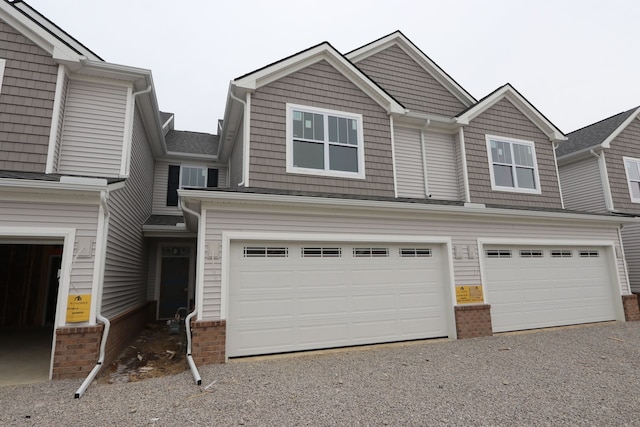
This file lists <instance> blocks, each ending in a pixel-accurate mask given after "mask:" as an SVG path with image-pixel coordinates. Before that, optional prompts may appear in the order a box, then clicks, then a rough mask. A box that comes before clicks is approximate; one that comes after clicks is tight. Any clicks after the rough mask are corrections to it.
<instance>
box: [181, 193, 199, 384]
mask: <svg viewBox="0 0 640 427" xmlns="http://www.w3.org/2000/svg"><path fill="white" fill-rule="evenodd" d="M181 202H182V201H181ZM180 206H182V210H183V211H185V212H187V213H190V214H191V215H193V216H195V217H196V218H197V219H198V234H200V226H201V221H200V220H201V217H200V214H199V213H198V212H196V211H193V210H191V209H189V208H188V207H187V206H186V203H180ZM198 239H200V236H198ZM198 243H199V242H198ZM199 246H200V245H199V244H198V247H199ZM197 256H198V257H200V256H204V254H203V253H202V252H200V251H198V255H197ZM201 278H202V269H201V268H200V267H199V266H196V287H198V285H200V286H202V284H201ZM197 307H198V305H197V304H196V308H194V309H193V311H192V312H191V313H189V315H188V316H187V317H186V318H185V319H184V324H185V328H184V329H185V332H186V334H187V363H188V364H189V368H191V375H193V380H194V381H195V382H196V384H197V385H200V384H202V379H201V378H200V373H199V372H198V368H197V367H196V363H195V362H194V361H193V356H192V355H191V319H193V318H194V317H195V316H196V314H198V308H197Z"/></svg>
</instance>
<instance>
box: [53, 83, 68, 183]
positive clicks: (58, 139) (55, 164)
mask: <svg viewBox="0 0 640 427" xmlns="http://www.w3.org/2000/svg"><path fill="white" fill-rule="evenodd" d="M68 90H69V77H67V76H66V75H65V77H64V82H63V88H62V99H61V101H60V119H59V120H58V127H57V129H56V143H55V144H56V145H55V149H54V151H53V171H54V172H58V161H59V159H60V143H61V141H62V127H63V123H64V110H65V107H66V105H67V91H68Z"/></svg>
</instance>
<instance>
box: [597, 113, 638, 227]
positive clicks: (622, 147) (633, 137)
mask: <svg viewBox="0 0 640 427" xmlns="http://www.w3.org/2000/svg"><path fill="white" fill-rule="evenodd" d="M623 156H626V157H633V158H636V159H640V120H638V119H634V120H633V121H632V122H631V123H630V124H629V125H628V126H627V127H626V128H625V129H624V130H623V131H622V132H620V134H619V135H618V136H617V137H616V138H615V139H614V140H613V141H612V142H611V145H610V148H609V149H608V150H606V151H605V160H606V163H607V174H608V175H609V186H610V187H611V197H612V198H613V207H614V208H615V210H617V211H620V212H624V213H631V214H635V215H640V203H633V202H631V196H630V195H629V185H628V183H627V175H626V172H625V167H624V160H623V159H622V157H623Z"/></svg>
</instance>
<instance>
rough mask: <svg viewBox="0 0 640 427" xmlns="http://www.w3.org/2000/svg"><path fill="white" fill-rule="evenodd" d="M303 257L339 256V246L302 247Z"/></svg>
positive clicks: (340, 253)
mask: <svg viewBox="0 0 640 427" xmlns="http://www.w3.org/2000/svg"><path fill="white" fill-rule="evenodd" d="M301 253H302V257H303V258H340V257H341V256H342V249H341V248H317V247H316V248H302V250H301Z"/></svg>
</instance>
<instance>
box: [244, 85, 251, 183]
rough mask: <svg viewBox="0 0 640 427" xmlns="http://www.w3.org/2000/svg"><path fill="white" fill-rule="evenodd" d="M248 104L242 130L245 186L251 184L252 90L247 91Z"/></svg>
mask: <svg viewBox="0 0 640 427" xmlns="http://www.w3.org/2000/svg"><path fill="white" fill-rule="evenodd" d="M245 103H246V105H245V107H244V113H243V116H244V119H243V122H242V125H243V127H244V128H243V131H242V144H243V150H242V176H243V179H242V181H243V182H244V186H245V187H248V186H249V166H250V164H251V161H250V159H251V92H247V99H246V101H245Z"/></svg>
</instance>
